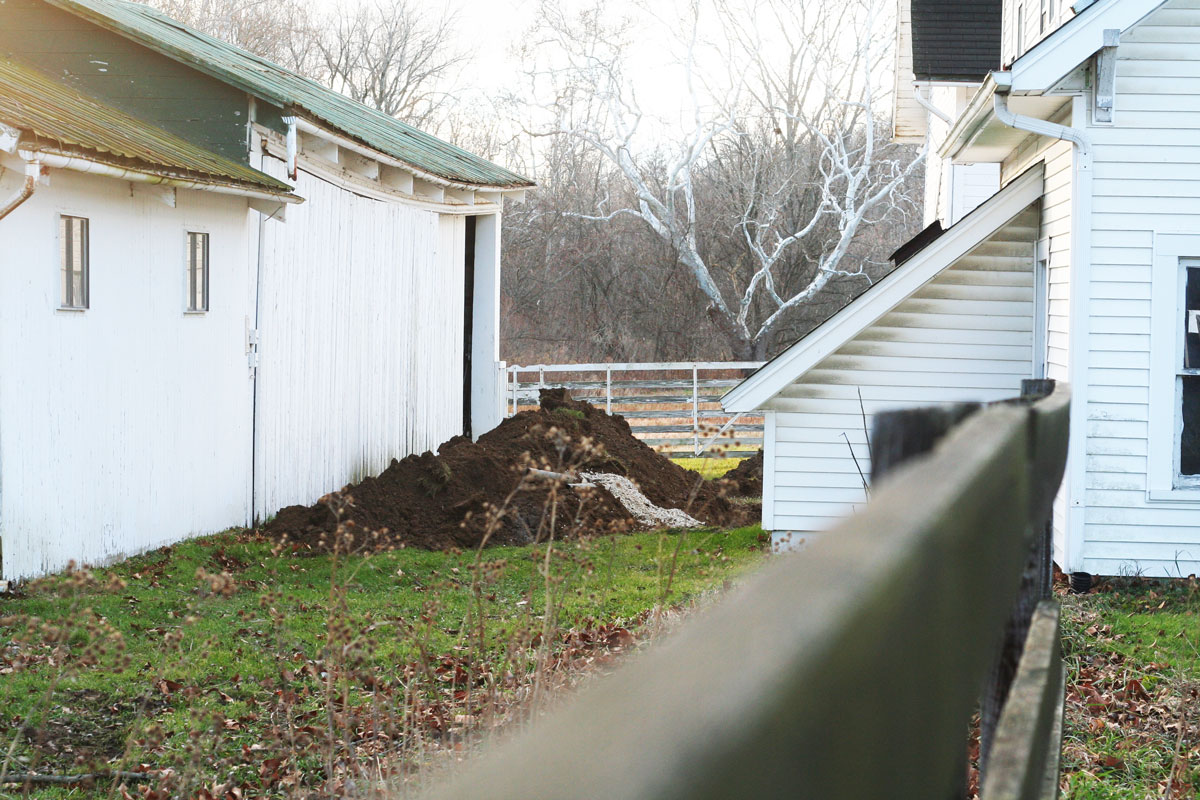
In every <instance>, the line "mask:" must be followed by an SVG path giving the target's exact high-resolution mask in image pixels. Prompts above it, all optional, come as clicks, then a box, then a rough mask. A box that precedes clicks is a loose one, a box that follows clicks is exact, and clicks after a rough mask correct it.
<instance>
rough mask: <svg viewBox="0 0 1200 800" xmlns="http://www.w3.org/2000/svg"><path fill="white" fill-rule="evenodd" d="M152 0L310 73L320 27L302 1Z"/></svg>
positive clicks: (176, 15)
mask: <svg viewBox="0 0 1200 800" xmlns="http://www.w3.org/2000/svg"><path fill="white" fill-rule="evenodd" d="M150 5H151V6H153V7H154V8H157V9H158V10H160V11H162V12H163V13H165V14H167V15H168V16H170V17H172V18H174V19H177V20H179V21H180V22H182V23H184V24H185V25H187V26H189V27H192V28H195V29H196V30H199V31H201V32H203V33H207V34H208V35H209V36H213V37H215V38H217V39H221V40H222V41H226V42H229V43H230V44H235V45H237V46H238V47H241V48H242V49H244V50H248V51H250V52H251V53H254V54H255V55H257V56H261V57H263V58H265V59H267V60H268V61H272V62H274V63H276V64H278V65H280V66H281V67H284V68H285V69H290V70H295V71H298V72H302V73H306V72H309V71H311V68H312V66H313V65H314V63H315V62H314V61H313V56H314V54H315V43H316V39H317V28H316V27H315V26H314V25H313V24H312V22H311V21H310V13H309V11H308V9H306V8H305V7H304V6H303V5H301V3H299V2H298V0H150Z"/></svg>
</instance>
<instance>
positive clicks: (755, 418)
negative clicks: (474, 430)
mask: <svg viewBox="0 0 1200 800" xmlns="http://www.w3.org/2000/svg"><path fill="white" fill-rule="evenodd" d="M762 363H763V362H761V361H672V362H660V363H628V364H625V363H621V364H617V363H613V364H605V363H597V364H532V365H529V366H521V365H512V366H509V367H507V369H506V370H505V371H506V373H507V382H506V396H507V398H508V403H507V411H508V414H510V415H511V414H516V413H517V411H519V410H521V409H522V408H532V407H533V406H536V405H537V399H538V392H539V391H540V390H541V389H544V388H551V387H562V388H564V389H567V390H568V391H570V392H571V395H572V396H573V397H575V398H577V399H580V400H586V401H588V402H590V403H592V404H593V405H596V406H599V407H600V408H603V409H605V410H606V411H608V412H609V413H613V414H620V415H622V416H623V417H625V418H626V419H627V420H629V422H630V428H631V429H632V431H633V435H634V436H636V437H638V438H639V439H641V440H642V441H643V442H645V443H646V444H648V445H650V446H651V447H654V448H656V449H658V450H659V451H660V452H662V453H663V454H664V455H666V456H669V457H671V458H685V457H693V456H700V455H705V454H711V453H713V452H720V453H722V454H724V455H751V454H753V453H754V452H755V451H757V450H758V449H760V448H761V447H762V436H763V418H762V416H761V415H755V414H731V413H729V412H726V411H724V410H722V409H721V402H720V401H721V395H723V394H725V392H727V391H729V389H731V388H732V387H734V386H736V385H737V384H738V383H740V382H741V380H742V379H743V378H744V377H745V376H746V375H748V374H749V373H750V372H752V371H753V370H755V369H757V368H759V367H760V366H762Z"/></svg>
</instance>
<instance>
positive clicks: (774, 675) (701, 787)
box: [433, 388, 1068, 800]
mask: <svg viewBox="0 0 1200 800" xmlns="http://www.w3.org/2000/svg"><path fill="white" fill-rule="evenodd" d="M1067 406H1068V401H1067V397H1066V392H1065V389H1063V388H1060V389H1058V390H1056V391H1055V392H1054V393H1053V394H1052V395H1051V396H1049V397H1048V398H1045V399H1043V400H1040V401H1037V402H1034V403H1032V404H1027V405H1004V404H1001V405H995V406H992V407H989V408H986V409H983V410H981V411H978V412H977V413H975V414H973V415H971V416H970V417H968V418H967V419H966V420H965V421H964V422H962V423H961V424H959V425H957V426H956V427H954V428H953V429H952V430H951V431H950V432H949V433H948V434H947V435H946V436H945V437H944V438H943V439H942V440H941V441H940V442H939V443H938V444H937V445H936V447H934V448H933V450H932V452H930V453H928V454H926V455H919V456H916V457H914V458H912V459H910V460H908V461H907V462H906V463H905V464H903V465H901V466H898V467H896V468H895V469H893V470H891V471H890V472H889V473H888V474H887V475H886V477H885V478H884V479H882V480H881V481H880V482H879V483H878V484H877V485H876V486H874V487H873V489H872V500H871V502H869V503H868V504H867V505H866V507H865V508H864V509H863V510H862V511H861V512H860V513H859V514H857V515H856V516H854V517H852V518H850V519H848V520H846V521H845V522H844V523H842V524H841V525H840V526H838V527H837V528H835V529H833V530H831V531H830V532H828V533H827V534H825V535H824V536H822V537H820V538H819V539H817V540H816V541H815V542H813V543H812V545H811V546H810V547H808V548H806V549H805V550H804V551H803V552H802V553H800V554H796V555H791V556H785V557H779V558H778V559H776V560H774V562H773V563H771V564H769V565H768V566H767V567H766V568H764V569H763V570H762V571H761V572H760V573H758V574H756V575H755V576H753V577H752V578H750V579H748V580H747V582H746V584H745V585H744V586H742V587H740V588H739V589H738V590H735V591H734V592H733V593H731V595H730V596H729V597H727V598H726V599H724V600H723V601H722V602H720V603H718V604H716V605H715V606H714V607H713V608H711V609H708V610H706V611H705V612H703V613H699V614H697V616H696V617H695V618H694V619H692V620H690V621H689V622H688V623H687V624H685V625H684V626H683V627H682V629H681V630H680V631H679V632H678V633H676V634H674V635H672V636H670V637H669V638H667V639H666V640H664V641H662V642H660V643H657V644H655V645H653V646H652V647H651V648H650V649H649V650H647V651H646V652H645V653H642V654H640V655H639V656H637V657H635V658H633V659H631V660H630V662H629V663H628V664H626V665H625V666H624V667H622V668H621V669H619V670H618V671H617V672H616V673H615V674H613V675H612V676H610V677H608V678H606V679H603V680H598V681H597V682H596V683H594V684H592V685H591V686H590V687H589V688H587V689H585V690H583V691H581V692H580V694H579V696H578V697H576V698H574V699H573V700H572V702H571V703H569V704H568V705H567V706H566V707H564V709H562V710H561V712H559V713H556V714H553V715H551V716H550V717H549V718H547V719H545V720H544V721H541V722H539V723H538V724H536V725H534V726H532V727H531V728H530V729H529V730H527V731H525V732H524V733H522V734H521V735H519V736H517V737H516V738H514V739H513V740H511V741H509V742H507V743H505V744H504V745H502V746H500V747H498V748H496V749H495V750H493V751H492V752H490V753H487V754H484V755H482V756H481V757H480V758H479V760H478V761H477V762H476V763H474V764H473V765H471V766H469V767H468V768H467V769H466V770H465V771H464V772H463V773H462V774H460V775H459V776H458V777H457V778H456V779H454V780H452V781H450V782H449V783H447V784H444V785H442V786H439V787H437V788H436V789H435V791H434V792H433V796H434V797H435V798H464V797H487V798H496V799H497V800H503V799H504V798H512V799H513V800H518V799H519V800H528V798H560V797H561V798H568V797H570V798H606V800H622V799H628V800H634V798H638V799H642V798H656V799H662V800H667V799H668V798H681V799H682V798H713V800H716V799H717V798H721V800H725V798H732V797H754V798H776V797H778V798H783V797H788V798H796V797H799V798H824V799H826V800H828V799H831V798H832V799H835V800H838V799H841V798H846V799H847V800H849V799H850V798H854V800H863V799H866V798H901V799H904V798H914V800H915V798H921V800H929V799H930V798H936V799H937V800H943V799H944V798H951V797H959V798H961V797H962V796H963V795H962V788H963V771H964V766H965V757H964V751H965V745H966V735H967V728H968V721H969V720H970V717H971V714H972V712H973V711H974V709H975V708H976V706H977V703H978V700H979V690H980V686H981V685H982V683H983V681H984V678H985V676H986V675H987V674H988V673H989V672H990V671H991V669H992V665H993V663H994V661H995V656H996V651H997V647H998V643H999V641H1000V638H1001V631H1002V630H1004V629H1005V627H1006V625H1008V624H1009V620H1010V617H1011V611H1012V608H1013V605H1014V601H1015V600H1016V599H1017V598H1018V596H1019V594H1020V592H1021V586H1022V582H1023V573H1024V571H1025V568H1026V564H1027V562H1028V558H1029V553H1030V551H1031V547H1032V545H1033V544H1034V543H1035V542H1036V541H1037V534H1036V533H1035V532H1036V531H1040V529H1041V525H1042V524H1043V521H1044V519H1045V513H1046V512H1047V511H1048V505H1047V504H1046V501H1045V498H1051V497H1053V495H1054V490H1055V489H1056V488H1057V486H1058V484H1059V482H1060V481H1061V478H1062V471H1063V464H1064V462H1065V454H1066V444H1067ZM1029 630H1030V633H1029V636H1028V639H1027V642H1028V645H1027V647H1026V649H1025V653H1024V655H1023V656H1022V658H1021V664H1020V666H1019V668H1018V670H1017V674H1016V679H1015V682H1014V683H1013V685H1012V690H1011V693H1010V698H1011V699H1010V700H1009V701H1008V702H1007V703H1006V705H1005V707H1004V711H1003V714H1002V715H1001V717H1000V720H999V725H998V728H997V731H996V735H995V747H994V752H993V758H992V765H991V767H990V768H989V769H988V772H987V774H985V776H984V785H983V797H984V800H1000V798H1003V799H1004V800H1016V799H1017V798H1021V799H1022V800H1025V799H1031V798H1035V797H1036V798H1042V797H1053V796H1054V795H1053V792H1054V786H1055V785H1056V781H1054V780H1053V779H1049V780H1048V779H1047V775H1048V774H1049V771H1050V770H1051V769H1052V768H1053V769H1054V770H1055V771H1056V769H1057V757H1058V756H1057V754H1058V739H1057V738H1056V737H1057V735H1059V734H1056V733H1055V730H1056V728H1055V726H1054V719H1056V707H1057V709H1061V704H1062V684H1061V674H1062V673H1061V664H1060V663H1059V655H1058V651H1057V646H1058V644H1057V643H1058V635H1057V615H1056V614H1055V613H1054V606H1053V605H1042V606H1040V607H1039V610H1038V613H1037V614H1035V615H1034V618H1033V620H1032V622H1031V624H1030V628H1029ZM1051 765H1053V767H1051Z"/></svg>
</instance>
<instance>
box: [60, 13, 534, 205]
mask: <svg viewBox="0 0 1200 800" xmlns="http://www.w3.org/2000/svg"><path fill="white" fill-rule="evenodd" d="M47 1H48V2H50V3H51V4H53V5H56V6H58V7H60V8H62V9H64V10H66V11H69V12H71V13H73V14H76V15H78V16H80V17H83V18H84V19H87V20H90V21H91V22H94V23H96V24H97V25H99V26H101V27H103V28H107V29H108V30H111V31H113V32H115V33H119V34H121V35H123V36H126V37H128V38H130V39H132V40H133V41H135V42H138V43H139V44H142V45H144V46H146V47H149V48H150V49H151V50H155V51H157V52H159V53H162V54H163V55H166V56H169V57H171V58H174V59H176V60H177V61H181V62H183V63H185V64H188V65H189V66H192V67H195V68H196V69H198V70H200V71H201V72H204V73H207V74H208V75H211V76H212V77H214V78H216V79H217V80H221V81H224V82H225V83H228V84H229V85H231V86H235V87H237V88H239V89H241V90H243V91H245V92H247V93H249V94H252V95H254V96H256V97H260V98H262V99H264V100H267V101H269V102H271V103H273V104H275V105H277V106H279V107H281V108H284V109H291V108H299V109H302V110H303V111H305V112H307V113H308V114H309V115H311V116H312V117H314V118H316V119H317V120H319V121H320V122H322V123H324V124H326V125H328V126H329V127H331V128H333V129H334V130H337V131H341V132H342V133H344V134H345V135H347V136H349V137H350V138H352V139H357V140H358V141H360V142H362V143H363V144H366V145H367V146H369V147H372V148H374V149H376V150H378V151H379V152H382V153H385V154H387V155H389V156H392V157H393V158H395V159H397V160H398V161H401V162H403V163H405V164H408V165H410V166H412V167H415V168H416V169H418V170H420V171H422V172H425V173H428V174H430V175H433V176H436V177H438V178H442V179H444V180H447V181H451V182H456V183H461V184H464V185H469V186H486V187H496V188H506V189H507V188H514V189H519V188H525V187H529V186H533V181H531V180H529V179H528V178H525V177H522V176H521V175H518V174H516V173H515V172H511V171H509V170H507V169H505V168H503V167H500V166H498V165H496V164H493V163H491V162H490V161H487V160H486V159H483V158H480V157H479V156H477V155H475V154H473V153H469V152H467V151H466V150H463V149H462V148H459V147H455V146H454V145H452V144H450V143H449V142H444V141H442V140H441V139H438V138H437V137H436V136H431V135H429V134H427V133H424V132H422V131H419V130H417V129H416V128H414V127H412V126H411V125H406V124H405V123H403V122H401V121H400V120H398V119H395V118H393V117H389V116H388V115H386V114H382V113H380V112H378V111H376V110H375V109H373V108H369V107H368V106H365V105H363V104H362V103H358V102H355V101H354V100H351V99H350V98H349V97H346V96H345V95H342V94H339V93H337V92H335V91H333V90H332V89H329V88H327V87H325V86H322V85H320V84H319V83H316V82H314V81H311V80H308V79H307V78H303V77H301V76H299V75H296V74H295V73H293V72H289V71H288V70H285V69H283V68H282V67H279V66H277V65H275V64H272V63H271V62H270V61H267V60H266V59H263V58H259V57H258V56H255V55H253V54H251V53H248V52H246V51H245V50H242V49H241V48H238V47H235V46H234V45H232V44H229V43H228V42H223V41H221V40H220V39H215V38H213V37H211V36H207V35H205V34H203V33H200V32H199V31H195V30H192V29H191V28H189V27H187V26H186V25H184V24H182V23H180V22H177V21H175V20H173V19H171V18H170V17H168V16H166V15H164V14H161V13H159V12H157V11H155V10H154V9H151V8H148V7H147V6H144V5H141V4H138V3H132V2H124V0H47Z"/></svg>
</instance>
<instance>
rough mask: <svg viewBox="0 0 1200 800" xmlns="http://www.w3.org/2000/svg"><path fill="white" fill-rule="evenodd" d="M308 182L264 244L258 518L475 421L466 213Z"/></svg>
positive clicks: (302, 182)
mask: <svg viewBox="0 0 1200 800" xmlns="http://www.w3.org/2000/svg"><path fill="white" fill-rule="evenodd" d="M265 166H266V167H267V169H268V171H272V172H273V173H274V174H281V172H282V164H281V162H278V161H275V160H272V159H267V161H266V165H265ZM297 192H298V193H299V194H300V195H302V196H303V197H305V198H306V202H305V203H304V204H303V205H301V206H298V207H294V208H291V209H289V212H288V221H287V223H286V225H276V224H267V225H266V226H265V228H264V234H265V235H264V238H263V242H262V245H263V274H262V284H261V286H262V290H261V291H262V294H261V297H260V301H259V330H260V332H261V338H262V343H261V346H260V367H259V377H258V389H257V392H258V396H257V410H258V413H257V423H256V426H257V430H256V438H255V457H256V460H257V469H256V485H255V503H254V506H255V509H254V510H255V514H256V515H257V516H258V517H265V516H269V515H271V514H274V513H275V512H276V511H278V510H279V509H280V508H282V507H284V506H287V505H291V504H295V503H311V502H313V501H315V500H316V499H317V498H319V497H321V496H322V495H324V494H325V493H327V492H329V491H332V490H335V489H338V488H340V487H342V486H344V485H345V484H347V483H349V482H351V481H354V480H357V479H360V478H362V477H364V476H366V475H374V474H378V473H379V472H381V471H382V470H383V469H385V468H386V467H387V465H388V464H389V463H390V462H391V460H392V459H393V458H402V457H404V456H405V455H408V454H410V453H419V452H422V451H424V450H430V449H436V448H437V446H438V445H439V444H441V443H442V442H444V441H446V440H447V439H449V438H450V437H451V436H454V435H456V434H459V433H462V430H463V414H462V396H463V388H462V387H463V384H462V375H463V372H462V370H463V352H462V351H463V299H462V298H463V278H464V271H463V247H464V231H465V228H464V225H465V221H464V218H463V217H450V216H441V215H438V214H436V213H434V212H432V211H425V210H421V209H416V208H410V207H407V206H403V205H399V204H393V203H385V202H382V201H377V200H371V199H368V198H364V197H360V196H358V195H355V194H352V193H349V192H346V191H344V190H343V189H340V188H338V187H336V186H334V185H332V184H330V183H328V182H326V181H324V180H321V179H320V178H316V177H313V176H311V175H309V174H307V173H305V172H303V171H302V172H301V173H300V176H299V182H298V185H297Z"/></svg>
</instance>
